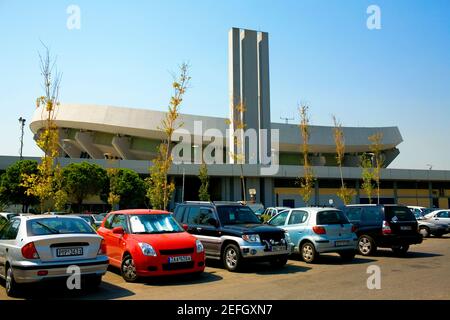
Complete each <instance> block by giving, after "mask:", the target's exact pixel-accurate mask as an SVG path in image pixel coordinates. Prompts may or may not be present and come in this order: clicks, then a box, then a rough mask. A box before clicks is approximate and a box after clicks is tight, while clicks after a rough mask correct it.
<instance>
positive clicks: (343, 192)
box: [333, 115, 356, 205]
mask: <svg viewBox="0 0 450 320" xmlns="http://www.w3.org/2000/svg"><path fill="white" fill-rule="evenodd" d="M333 123H334V128H333V136H334V143H335V145H336V161H337V164H338V167H339V173H340V176H341V188H340V189H339V191H338V193H337V196H338V197H339V198H340V199H341V200H342V201H343V202H344V204H345V205H348V204H350V203H351V201H352V199H353V197H354V196H355V194H356V192H355V190H353V189H348V188H347V186H346V185H345V183H344V176H343V174H342V164H343V162H344V155H345V138H344V131H343V130H342V124H341V123H340V122H339V121H338V120H337V119H336V116H334V115H333Z"/></svg>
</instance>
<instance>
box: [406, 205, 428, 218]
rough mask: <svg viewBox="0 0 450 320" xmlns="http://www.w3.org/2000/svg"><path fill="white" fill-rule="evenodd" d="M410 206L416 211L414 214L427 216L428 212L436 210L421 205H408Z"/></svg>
mask: <svg viewBox="0 0 450 320" xmlns="http://www.w3.org/2000/svg"><path fill="white" fill-rule="evenodd" d="M408 208H409V209H410V210H411V211H412V213H414V215H416V214H420V215H421V216H425V215H426V214H428V213H430V212H432V211H434V210H435V209H432V208H427V207H420V206H408Z"/></svg>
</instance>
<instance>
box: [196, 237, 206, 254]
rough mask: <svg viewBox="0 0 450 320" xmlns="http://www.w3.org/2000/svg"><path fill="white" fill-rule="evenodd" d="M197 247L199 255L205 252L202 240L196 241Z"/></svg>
mask: <svg viewBox="0 0 450 320" xmlns="http://www.w3.org/2000/svg"><path fill="white" fill-rule="evenodd" d="M195 246H196V247H197V253H202V252H203V251H204V250H205V248H203V244H202V242H201V241H200V240H197V241H195Z"/></svg>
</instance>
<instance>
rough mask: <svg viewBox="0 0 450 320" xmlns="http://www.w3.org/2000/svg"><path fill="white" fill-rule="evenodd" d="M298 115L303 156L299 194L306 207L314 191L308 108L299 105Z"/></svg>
mask: <svg viewBox="0 0 450 320" xmlns="http://www.w3.org/2000/svg"><path fill="white" fill-rule="evenodd" d="M298 110H299V113H300V125H299V128H300V135H301V138H302V149H301V151H302V154H303V171H304V172H303V177H300V194H301V196H302V198H303V201H304V202H305V204H306V205H309V202H310V200H311V196H312V193H313V190H314V180H315V179H314V172H313V170H312V167H311V165H310V163H309V138H310V130H309V121H310V119H309V114H308V112H309V107H308V106H306V105H301V106H300V107H299V109H298Z"/></svg>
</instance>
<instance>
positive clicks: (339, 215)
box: [316, 210, 349, 225]
mask: <svg viewBox="0 0 450 320" xmlns="http://www.w3.org/2000/svg"><path fill="white" fill-rule="evenodd" d="M316 220H317V221H316V222H317V224H318V225H323V224H347V223H349V221H348V219H347V217H346V216H345V215H344V213H343V212H342V211H338V210H330V211H321V212H319V213H317V219H316Z"/></svg>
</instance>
